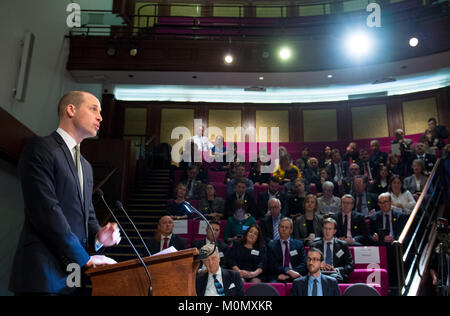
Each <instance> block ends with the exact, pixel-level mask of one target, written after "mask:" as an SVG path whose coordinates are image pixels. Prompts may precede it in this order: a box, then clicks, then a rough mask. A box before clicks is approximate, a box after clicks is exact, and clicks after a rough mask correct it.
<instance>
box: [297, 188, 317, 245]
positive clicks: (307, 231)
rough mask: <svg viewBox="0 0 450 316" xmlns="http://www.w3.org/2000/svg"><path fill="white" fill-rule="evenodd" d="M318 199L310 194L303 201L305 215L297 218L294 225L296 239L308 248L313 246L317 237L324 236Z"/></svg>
mask: <svg viewBox="0 0 450 316" xmlns="http://www.w3.org/2000/svg"><path fill="white" fill-rule="evenodd" d="M318 208H319V203H318V201H317V197H316V196H315V195H313V194H308V195H307V196H306V197H305V200H304V201H303V209H304V210H305V214H304V215H301V216H299V217H297V218H296V219H295V224H294V238H295V239H299V240H302V241H303V243H304V244H305V245H306V246H309V245H311V244H312V242H313V241H314V239H315V238H316V237H321V236H322V220H323V218H322V216H320V215H319V214H318Z"/></svg>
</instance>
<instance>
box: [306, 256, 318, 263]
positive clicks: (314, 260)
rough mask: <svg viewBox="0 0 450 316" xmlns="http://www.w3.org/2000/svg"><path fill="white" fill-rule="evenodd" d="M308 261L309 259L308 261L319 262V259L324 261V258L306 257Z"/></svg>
mask: <svg viewBox="0 0 450 316" xmlns="http://www.w3.org/2000/svg"><path fill="white" fill-rule="evenodd" d="M306 261H308V262H319V261H322V260H320V258H309V257H308V258H306Z"/></svg>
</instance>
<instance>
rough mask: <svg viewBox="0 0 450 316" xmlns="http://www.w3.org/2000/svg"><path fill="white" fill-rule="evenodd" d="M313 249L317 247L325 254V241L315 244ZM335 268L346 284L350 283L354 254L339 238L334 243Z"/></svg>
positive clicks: (321, 240)
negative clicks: (349, 277)
mask: <svg viewBox="0 0 450 316" xmlns="http://www.w3.org/2000/svg"><path fill="white" fill-rule="evenodd" d="M312 247H315V248H317V249H319V250H321V251H322V252H323V253H325V249H326V248H325V247H324V241H323V238H321V239H320V240H318V241H316V242H314V243H313V244H312ZM339 252H340V254H341V256H340V257H339V256H338V255H337V254H338V253H339ZM333 267H335V268H336V269H337V270H339V272H340V273H341V276H342V278H343V279H344V282H348V276H349V274H350V273H352V272H353V259H352V254H351V253H350V248H348V244H347V243H346V242H345V241H343V240H339V239H337V238H334V241H333Z"/></svg>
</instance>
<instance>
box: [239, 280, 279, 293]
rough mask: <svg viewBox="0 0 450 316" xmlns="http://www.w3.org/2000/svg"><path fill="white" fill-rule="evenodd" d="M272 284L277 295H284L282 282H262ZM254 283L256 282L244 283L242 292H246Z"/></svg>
mask: <svg viewBox="0 0 450 316" xmlns="http://www.w3.org/2000/svg"><path fill="white" fill-rule="evenodd" d="M260 284H261V283H260ZM264 284H268V285H270V286H272V287H273V288H274V289H275V290H276V291H277V292H278V294H279V296H286V285H285V284H284V283H264ZM254 285H256V283H249V282H245V283H244V292H247V290H248V289H249V288H250V287H252V286H254Z"/></svg>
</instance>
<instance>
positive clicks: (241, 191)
mask: <svg viewBox="0 0 450 316" xmlns="http://www.w3.org/2000/svg"><path fill="white" fill-rule="evenodd" d="M234 190H235V192H234V193H232V194H231V195H229V196H228V197H227V200H226V202H225V218H224V219H227V218H229V217H231V216H233V215H234V204H235V203H234V202H236V200H241V201H242V202H243V203H244V205H245V210H246V211H247V213H250V214H251V215H252V216H253V217H255V218H256V219H258V218H259V217H258V216H257V214H256V205H255V200H254V199H253V193H252V194H250V193H248V192H247V191H246V190H247V184H246V181H245V179H239V180H237V181H236V185H235V187H234Z"/></svg>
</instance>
